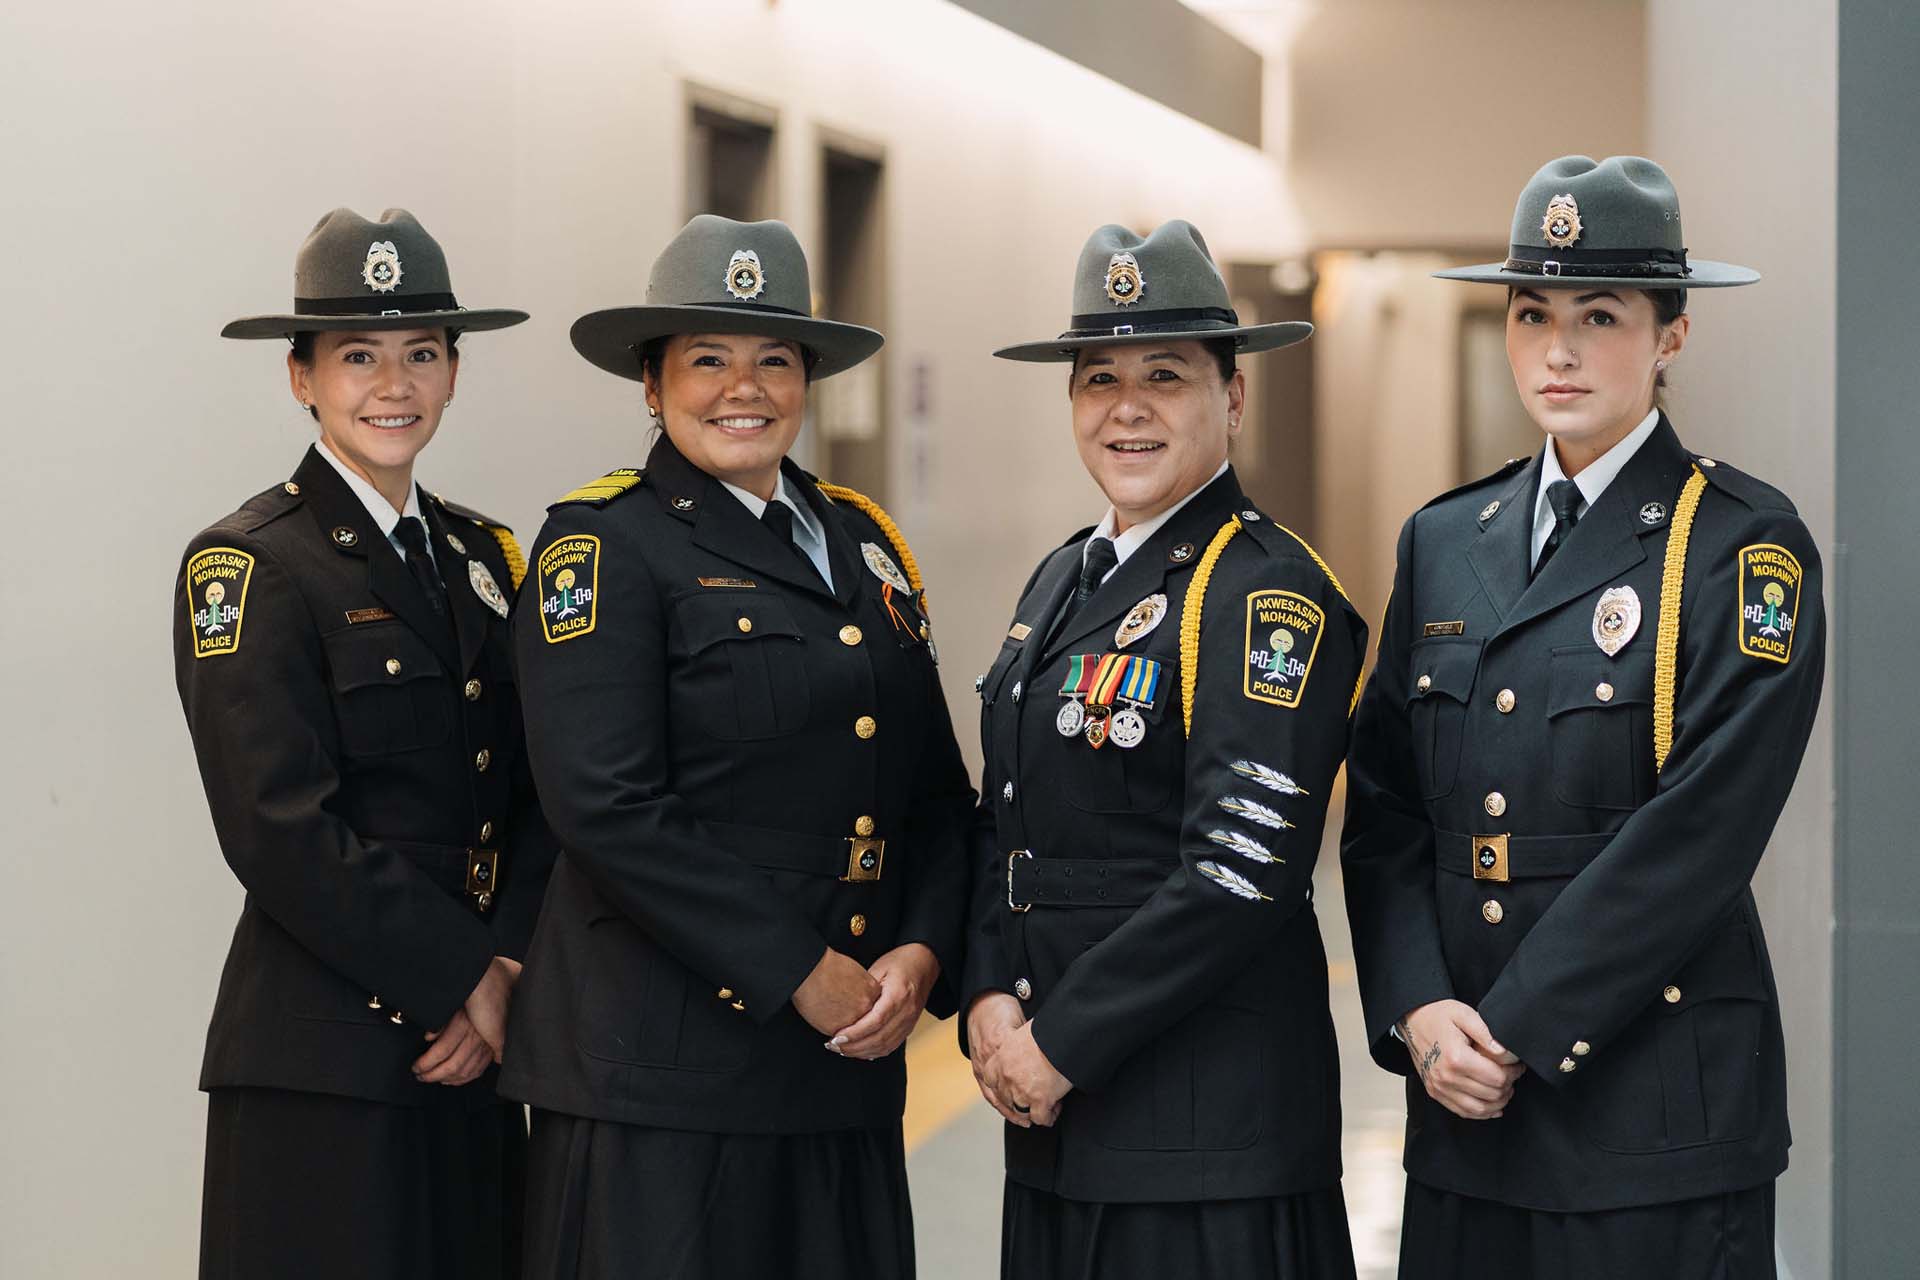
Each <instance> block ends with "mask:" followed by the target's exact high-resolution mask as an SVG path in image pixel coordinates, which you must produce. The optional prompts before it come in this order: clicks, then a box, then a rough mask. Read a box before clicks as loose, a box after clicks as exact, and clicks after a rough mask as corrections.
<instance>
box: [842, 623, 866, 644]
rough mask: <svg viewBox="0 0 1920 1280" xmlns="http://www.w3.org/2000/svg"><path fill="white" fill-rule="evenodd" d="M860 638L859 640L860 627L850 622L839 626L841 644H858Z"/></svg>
mask: <svg viewBox="0 0 1920 1280" xmlns="http://www.w3.org/2000/svg"><path fill="white" fill-rule="evenodd" d="M860 640H861V635H860V628H858V627H856V626H854V625H853V624H852V623H851V622H849V623H848V624H847V625H846V626H844V627H842V628H840V643H841V644H847V645H853V644H859V643H860Z"/></svg>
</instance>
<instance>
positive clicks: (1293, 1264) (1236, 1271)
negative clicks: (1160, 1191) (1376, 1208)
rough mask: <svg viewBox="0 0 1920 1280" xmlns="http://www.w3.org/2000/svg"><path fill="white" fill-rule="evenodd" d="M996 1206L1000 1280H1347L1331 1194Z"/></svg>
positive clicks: (1022, 1193)
mask: <svg viewBox="0 0 1920 1280" xmlns="http://www.w3.org/2000/svg"><path fill="white" fill-rule="evenodd" d="M1002 1206H1003V1207H1002V1210H1001V1218H1000V1276H1001V1280H1130V1278H1131V1277H1135V1276H1138V1277H1140V1278H1141V1280H1167V1277H1169V1276H1205V1277H1206V1278H1207V1280H1243V1278H1244V1280H1256V1278H1257V1280H1353V1275H1354V1271H1353V1240H1352V1238H1351V1237H1350V1236H1349V1235H1348V1234H1347V1203H1346V1199H1345V1198H1344V1197H1343V1196H1342V1195H1341V1193H1340V1188H1339V1187H1338V1186H1333V1187H1329V1188H1327V1189H1325V1190H1323V1191H1308V1192H1303V1193H1301V1194H1299V1195H1292V1196H1264V1197H1259V1198H1256V1199H1250V1200H1196V1201H1192V1202H1182V1203H1170V1204H1153V1203H1146V1204H1103V1203H1098V1202H1093V1201H1085V1200H1066V1199H1062V1198H1061V1197H1059V1196H1056V1195H1053V1194H1051V1193H1049V1192H1045V1191H1036V1190H1034V1189H1033V1188H1032V1187H1027V1186H1023V1185H1021V1184H1020V1183H1017V1182H1014V1181H1013V1180H1012V1179H1008V1181H1007V1187H1006V1193H1005V1196H1004V1198H1003V1201H1002ZM1480 1280H1485V1278H1484V1277H1481V1278H1480Z"/></svg>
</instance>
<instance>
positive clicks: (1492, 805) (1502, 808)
mask: <svg viewBox="0 0 1920 1280" xmlns="http://www.w3.org/2000/svg"><path fill="white" fill-rule="evenodd" d="M1484 803H1485V804H1486V806H1487V812H1488V813H1489V814H1491V815H1493V816H1494V817H1496V818H1497V817H1499V816H1500V815H1501V814H1503V813H1505V812H1506V811H1507V798H1506V797H1505V796H1503V795H1501V794H1500V793H1499V792H1498V791H1489V792H1487V798H1486V800H1485V802H1484Z"/></svg>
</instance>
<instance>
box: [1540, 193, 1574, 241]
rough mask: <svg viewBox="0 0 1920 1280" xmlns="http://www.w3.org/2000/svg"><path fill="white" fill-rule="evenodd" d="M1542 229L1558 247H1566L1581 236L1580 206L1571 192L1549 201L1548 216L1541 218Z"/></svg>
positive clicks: (1548, 239) (1542, 232)
mask: <svg viewBox="0 0 1920 1280" xmlns="http://www.w3.org/2000/svg"><path fill="white" fill-rule="evenodd" d="M1540 231H1541V234H1543V235H1544V236H1546V238H1547V243H1548V244H1550V245H1552V246H1553V247H1554V248H1556V249H1565V248H1567V247H1568V246H1569V245H1571V244H1572V243H1573V242H1574V241H1576V240H1578V239H1579V238H1580V231H1581V227H1580V206H1579V205H1578V204H1577V203H1576V202H1575V201H1574V198H1573V195H1572V193H1571V192H1569V193H1568V194H1566V195H1561V196H1555V197H1554V198H1553V199H1551V200H1549V201H1547V216H1546V217H1544V218H1542V219H1540Z"/></svg>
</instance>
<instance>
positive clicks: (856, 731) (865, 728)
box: [853, 716, 880, 738]
mask: <svg viewBox="0 0 1920 1280" xmlns="http://www.w3.org/2000/svg"><path fill="white" fill-rule="evenodd" d="M878 732H880V726H879V725H878V724H877V723H875V721H874V718H873V717H872V716H861V717H860V718H859V719H858V720H855V721H854V722H853V736H854V737H856V738H871V737H872V736H873V735H874V734H876V733H878Z"/></svg>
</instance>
